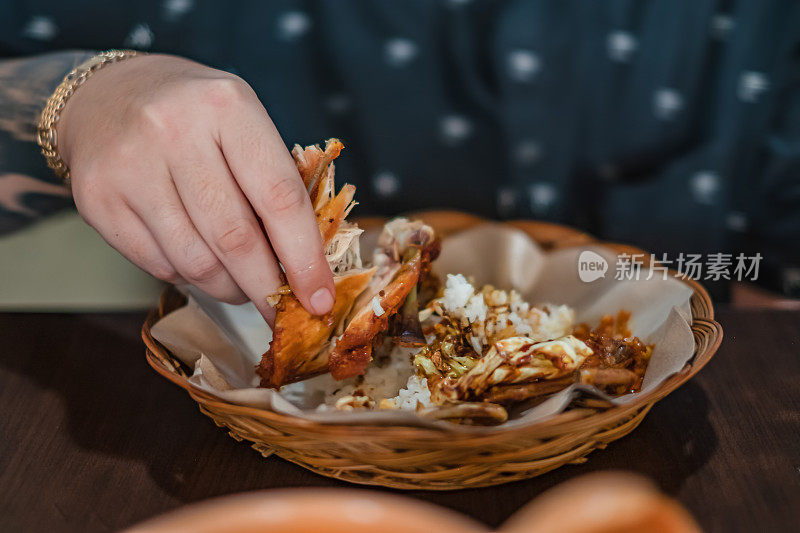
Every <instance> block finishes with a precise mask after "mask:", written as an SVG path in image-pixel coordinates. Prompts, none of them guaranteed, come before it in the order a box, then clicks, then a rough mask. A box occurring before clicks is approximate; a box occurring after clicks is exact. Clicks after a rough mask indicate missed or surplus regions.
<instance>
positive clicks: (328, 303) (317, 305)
mask: <svg viewBox="0 0 800 533" xmlns="http://www.w3.org/2000/svg"><path fill="white" fill-rule="evenodd" d="M311 307H313V308H314V312H315V313H316V314H318V315H324V314H325V313H327V312H328V311H330V310H331V307H333V295H332V294H331V291H329V290H328V289H317V292H315V293H314V294H313V295H311Z"/></svg>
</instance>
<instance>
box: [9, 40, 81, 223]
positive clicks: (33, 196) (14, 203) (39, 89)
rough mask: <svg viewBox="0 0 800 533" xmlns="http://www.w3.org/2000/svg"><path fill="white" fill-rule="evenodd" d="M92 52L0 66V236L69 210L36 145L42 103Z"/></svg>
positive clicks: (58, 54) (65, 194) (68, 202)
mask: <svg viewBox="0 0 800 533" xmlns="http://www.w3.org/2000/svg"><path fill="white" fill-rule="evenodd" d="M92 55H94V52H88V51H82V50H76V51H65V52H56V53H52V54H45V55H40V56H33V57H25V58H20V59H5V60H0V235H2V234H3V233H8V232H10V231H13V230H15V229H17V228H19V227H21V226H24V225H26V224H28V223H30V222H32V221H34V220H36V219H37V218H40V217H42V216H44V215H47V214H49V213H52V212H54V211H57V210H60V209H63V208H65V207H68V206H69V205H71V197H70V194H69V191H68V190H67V189H66V188H65V187H63V186H62V185H60V183H59V180H58V179H57V178H56V177H55V175H54V174H53V172H52V171H51V170H50V169H49V168H47V165H46V164H45V162H44V159H43V157H42V155H41V153H40V151H39V146H38V145H37V144H36V125H37V124H38V122H39V116H40V115H41V113H42V109H43V108H44V105H45V102H46V101H47V99H48V98H49V97H50V95H51V94H52V93H53V91H54V90H55V88H56V87H57V86H58V84H59V83H61V80H62V79H63V78H64V76H66V75H67V73H69V71H71V70H72V69H73V68H75V67H76V66H77V65H79V64H81V63H82V62H84V61H85V60H87V59H89V58H90V57H92Z"/></svg>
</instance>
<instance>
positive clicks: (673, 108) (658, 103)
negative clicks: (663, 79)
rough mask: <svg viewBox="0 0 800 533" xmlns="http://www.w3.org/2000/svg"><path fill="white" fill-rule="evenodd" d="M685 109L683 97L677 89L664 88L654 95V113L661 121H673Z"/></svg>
mask: <svg viewBox="0 0 800 533" xmlns="http://www.w3.org/2000/svg"><path fill="white" fill-rule="evenodd" d="M681 109H683V96H681V94H680V93H679V92H678V91H676V90H675V89H670V88H668V87H662V88H661V89H658V90H657V91H656V92H655V94H654V95H653V113H654V114H655V116H656V118H658V119H660V120H672V119H673V118H674V117H675V115H676V114H677V113H678V112H679V111H680V110H681Z"/></svg>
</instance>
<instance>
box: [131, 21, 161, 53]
mask: <svg viewBox="0 0 800 533" xmlns="http://www.w3.org/2000/svg"><path fill="white" fill-rule="evenodd" d="M153 38H154V36H153V32H152V31H150V26H149V25H147V24H144V23H142V24H137V25H136V26H134V27H133V29H132V30H131V32H130V33H129V34H128V36H127V37H126V38H125V46H126V47H128V48H139V49H146V48H150V46H152V44H153Z"/></svg>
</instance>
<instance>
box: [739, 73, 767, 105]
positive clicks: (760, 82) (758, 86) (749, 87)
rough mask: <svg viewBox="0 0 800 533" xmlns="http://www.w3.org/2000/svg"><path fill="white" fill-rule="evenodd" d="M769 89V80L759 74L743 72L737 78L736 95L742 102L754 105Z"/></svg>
mask: <svg viewBox="0 0 800 533" xmlns="http://www.w3.org/2000/svg"><path fill="white" fill-rule="evenodd" d="M768 89H769V80H768V79H767V77H766V76H765V75H764V74H763V73H761V72H753V71H748V72H743V73H742V75H741V76H740V77H739V87H738V95H739V99H740V100H741V101H742V102H747V103H751V104H754V103H756V102H758V99H759V97H760V96H761V94H762V93H763V92H764V91H766V90H768Z"/></svg>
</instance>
